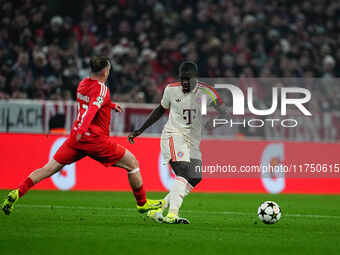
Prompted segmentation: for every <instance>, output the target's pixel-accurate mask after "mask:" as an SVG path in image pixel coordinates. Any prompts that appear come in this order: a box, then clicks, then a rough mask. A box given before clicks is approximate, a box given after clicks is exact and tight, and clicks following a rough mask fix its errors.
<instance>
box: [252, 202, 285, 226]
mask: <svg viewBox="0 0 340 255" xmlns="http://www.w3.org/2000/svg"><path fill="white" fill-rule="evenodd" d="M257 216H258V217H259V219H260V220H261V221H262V222H263V223H265V224H274V223H276V222H278V221H279V219H280V218H281V208H280V206H279V205H278V204H277V203H275V202H273V201H266V202H264V203H262V204H261V205H260V206H259V209H257Z"/></svg>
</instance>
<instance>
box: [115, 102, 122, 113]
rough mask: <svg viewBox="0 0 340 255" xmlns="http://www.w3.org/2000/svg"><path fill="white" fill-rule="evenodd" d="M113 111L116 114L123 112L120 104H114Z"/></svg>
mask: <svg viewBox="0 0 340 255" xmlns="http://www.w3.org/2000/svg"><path fill="white" fill-rule="evenodd" d="M114 110H115V111H116V112H123V111H124V109H123V107H122V106H121V105H120V104H116V107H115V109H114Z"/></svg>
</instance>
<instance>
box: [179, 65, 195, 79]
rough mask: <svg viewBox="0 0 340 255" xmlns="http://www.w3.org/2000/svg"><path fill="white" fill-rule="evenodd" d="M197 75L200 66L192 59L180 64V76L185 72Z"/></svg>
mask: <svg viewBox="0 0 340 255" xmlns="http://www.w3.org/2000/svg"><path fill="white" fill-rule="evenodd" d="M188 73H190V74H194V75H197V73H198V67H197V64H196V63H194V62H191V61H185V62H183V63H182V64H181V65H180V66H179V76H180V77H182V76H183V75H185V74H188Z"/></svg>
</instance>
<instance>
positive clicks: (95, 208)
mask: <svg viewBox="0 0 340 255" xmlns="http://www.w3.org/2000/svg"><path fill="white" fill-rule="evenodd" d="M17 207H28V208H45V209H78V210H121V211H136V209H133V208H116V207H113V208H109V207H86V206H64V205H28V204H19V205H17ZM182 211H183V212H186V213H193V214H204V215H206V214H207V213H209V214H217V215H244V216H256V214H252V213H245V212H233V211H219V212H218V211H194V210H182ZM284 216H285V217H306V218H336V219H339V218H340V215H318V214H284Z"/></svg>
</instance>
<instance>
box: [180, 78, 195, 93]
mask: <svg viewBox="0 0 340 255" xmlns="http://www.w3.org/2000/svg"><path fill="white" fill-rule="evenodd" d="M196 82H197V80H196V75H195V74H192V73H187V74H183V75H182V76H181V85H182V90H183V93H189V92H190V91H192V90H193V89H194V88H195V86H196Z"/></svg>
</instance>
